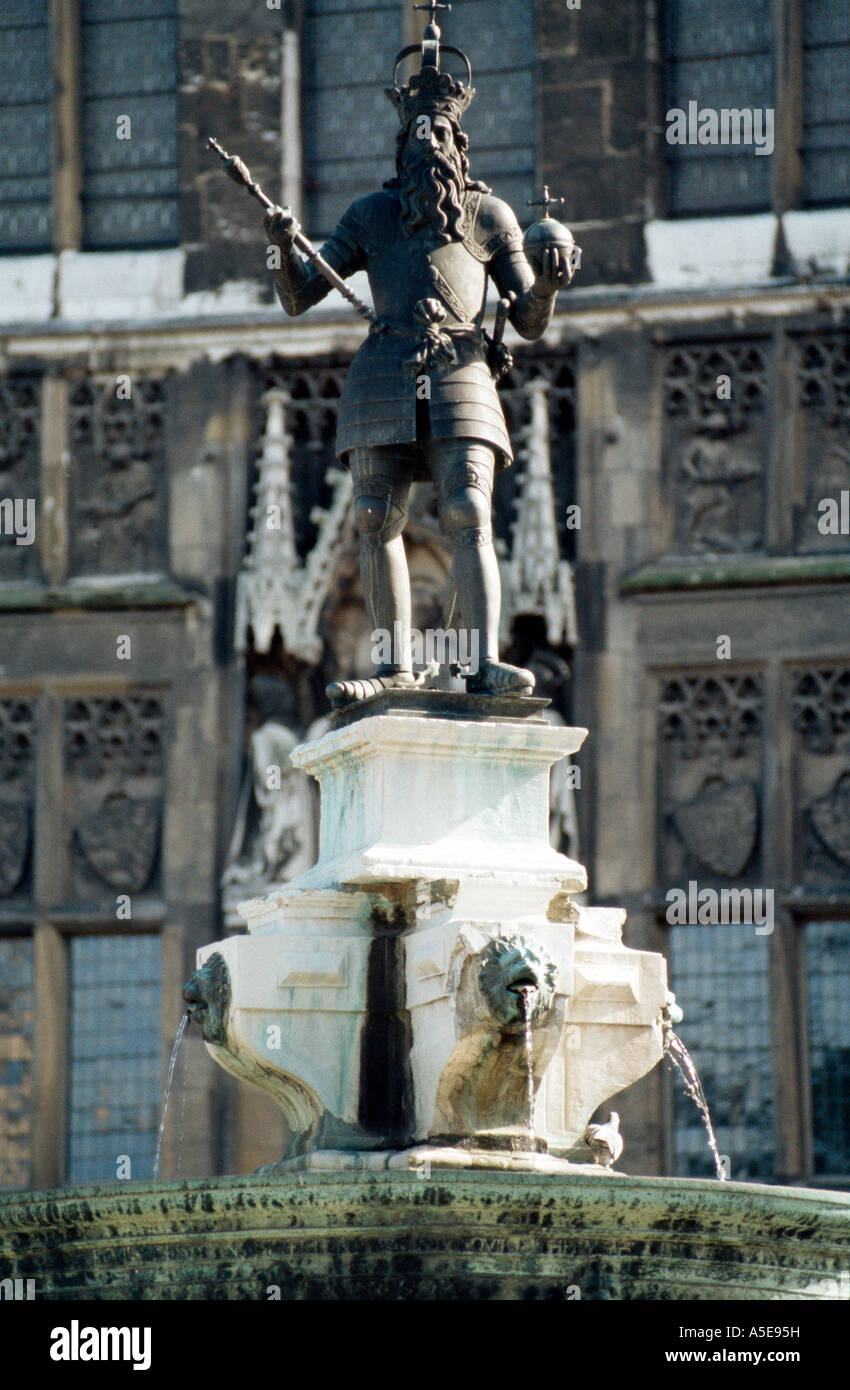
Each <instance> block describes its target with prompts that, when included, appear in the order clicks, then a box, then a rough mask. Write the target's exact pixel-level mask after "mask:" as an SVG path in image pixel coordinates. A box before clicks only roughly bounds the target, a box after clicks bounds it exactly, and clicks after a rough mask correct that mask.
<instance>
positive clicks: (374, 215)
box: [343, 188, 399, 256]
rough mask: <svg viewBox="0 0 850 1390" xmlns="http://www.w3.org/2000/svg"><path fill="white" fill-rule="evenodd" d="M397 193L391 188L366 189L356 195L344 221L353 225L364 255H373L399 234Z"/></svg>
mask: <svg viewBox="0 0 850 1390" xmlns="http://www.w3.org/2000/svg"><path fill="white" fill-rule="evenodd" d="M398 212H399V197H398V194H397V193H395V192H393V190H392V189H389V188H382V189H380V190H379V191H378V192H377V193H366V194H364V195H363V197H362V198H356V199H355V200H354V202H353V203H352V204H351V206H350V207H349V209H348V211H347V212H346V214H345V217H344V219H343V221H344V222H345V223H347V224H348V225H349V226H350V227H352V228H356V230H357V236H358V241H359V243H360V245H361V246H362V248H363V250H364V251H365V252H366V255H367V256H374V255H376V254H377V253H378V251H380V250H382V249H383V247H385V246H386V245H387V244H388V243H389V242H391V241H393V240H394V239H395V237H396V236H397V235H398Z"/></svg>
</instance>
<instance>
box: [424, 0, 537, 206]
mask: <svg viewBox="0 0 850 1390" xmlns="http://www.w3.org/2000/svg"><path fill="white" fill-rule="evenodd" d="M440 22H441V24H442V25H443V31H444V34H445V38H446V42H447V43H450V44H453V45H454V46H455V47H456V48H460V49H462V50H463V52H464V53H468V54H469V58H470V61H471V63H472V84H473V86H474V87H475V91H476V93H477V95H476V97H475V100H474V101H473V103H472V105H471V106H470V108H469V111H468V112H467V113H466V115H465V116H464V118H463V128H464V130H465V131H466V132H467V134H468V135H469V158H470V173H471V175H472V177H473V178H475V179H483V180H484V182H485V183H487V184H490V186H491V187H492V189H493V192H494V193H495V194H497V196H498V197H499V198H504V199H505V200H506V201H507V202H508V203H510V205H511V207H513V208H515V209H516V211H517V212H518V213H519V214H520V216H522V214H523V213H524V211H525V208H526V203H527V201H528V199H529V198H533V197H536V196H537V191H536V190H535V189H534V68H535V56H536V54H535V32H534V4H533V3H532V0H478V3H477V4H475V5H456V6H455V7H454V9H453V10H452V12H451V14H449V15H448V16H447V17H446V19H445V21H442V20H441V21H440ZM454 62H455V65H456V66H457V65H458V60H457V59H455V60H454ZM452 70H453V71H454V70H455V69H454V68H453V69H452ZM457 70H458V71H460V67H459V66H457Z"/></svg>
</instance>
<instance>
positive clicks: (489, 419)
mask: <svg viewBox="0 0 850 1390" xmlns="http://www.w3.org/2000/svg"><path fill="white" fill-rule="evenodd" d="M421 339H422V334H421V331H417V329H416V328H413V327H411V328H410V329H407V328H392V329H390V330H388V331H384V332H381V331H380V330H378V331H372V332H370V334H369V336H368V338H367V339H366V342H365V343H364V344H363V345H362V347H361V348H360V349H359V351H358V352H357V353H356V355H355V357H354V360H353V361H352V363H351V367H350V368H349V371H348V376H347V377H346V381H345V386H344V387H343V392H342V397H341V399H340V404H339V416H338V423H337V437H336V451H337V454H338V455H339V456H340V457H342V458H344V456H345V454H346V453H347V451H348V450H349V449H354V448H358V447H372V448H374V447H376V446H379V445H382V444H415V443H416V442H417V441H418V442H420V443H424V442H425V439H424V438H423V434H422V429H423V416H424V414H425V412H424V410H423V406H427V408H428V409H427V418H428V435H427V436H426V437H427V438H430V439H479V440H482V441H483V442H484V443H486V444H490V445H491V446H492V447H493V448H494V449H495V451H496V464H497V467H498V468H508V467H510V464H511V461H512V459H513V453H512V451H511V442H510V439H509V438H508V431H507V427H506V425H505V417H504V413H503V411H502V406H501V403H500V401H499V397H498V395H497V393H496V387H495V385H494V383H493V378H492V376H491V374H490V369H489V367H488V366H487V362H486V358H485V344H484V337H483V334H477V335H475V336H474V337H470V336H461V335H460V334H458V335H457V336H454V337H453V341H454V345H455V350H456V353H457V358H458V360H457V362H456V363H451V364H448V363H440V364H433V365H431V366H429V367H428V368H427V371H425V369H421V368H416V367H413V369H411V368H410V366H405V362H406V361H407V360H408V359H409V358H410V357H411V356H412V355H413V354H415V352H416V349H417V346H418V345H419V344H420V343H421ZM423 373H424V376H425V380H426V382H427V387H426V389H427V391H428V392H429V393H430V394H428V395H427V397H426V398H425V399H419V398H418V396H421V394H422V392H421V390H420V391H419V392H418V390H417V381H421V380H422V377H423ZM417 423H418V433H417ZM415 476H416V477H418V478H422V479H425V478H427V477H428V473H427V470H426V468H425V464H424V460H423V464H422V467H421V469H420V470H419V471H418V472H417V473H416V474H415Z"/></svg>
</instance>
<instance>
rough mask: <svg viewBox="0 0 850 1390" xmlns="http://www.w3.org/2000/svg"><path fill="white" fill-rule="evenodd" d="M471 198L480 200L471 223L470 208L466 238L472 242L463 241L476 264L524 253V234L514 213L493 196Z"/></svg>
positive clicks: (479, 194)
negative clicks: (516, 252)
mask: <svg viewBox="0 0 850 1390" xmlns="http://www.w3.org/2000/svg"><path fill="white" fill-rule="evenodd" d="M469 196H470V197H475V198H477V199H478V202H477V205H476V207H475V218H474V221H471V222H469V212H470V210H471V209H470V208H469V205H467V220H468V222H469V226H468V232H467V237H469V238H470V240H467V238H466V237H465V238H464V241H465V242H466V245H467V249H468V250H469V251H471V252H472V254H473V256H475V258H476V260H479V261H490V260H492V259H493V257H494V256H498V255H499V254H500V253H501V252H502V251H522V249H523V243H522V232H521V231H520V226H519V223H518V222H517V220H516V217H515V215H514V212H513V209H512V208H511V207H509V206H508V204H507V203H505V202H503V201H502V199H501V198H495V197H494V196H493V194H492V193H478V194H471V195H469Z"/></svg>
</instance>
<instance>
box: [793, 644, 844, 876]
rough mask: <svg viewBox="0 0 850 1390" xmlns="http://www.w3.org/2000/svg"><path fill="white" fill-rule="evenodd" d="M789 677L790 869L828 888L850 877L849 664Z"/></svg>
mask: <svg viewBox="0 0 850 1390" xmlns="http://www.w3.org/2000/svg"><path fill="white" fill-rule="evenodd" d="M792 679H793V686H792V695H791V719H792V724H793V728H794V733H795V749H794V783H795V798H794V800H795V835H794V844H795V853H796V856H797V862H796V864H795V870H796V873H797V875H798V876H802V878H803V879H804V880H805V881H806V882H809V883H817V884H823V885H824V886H827V887H828V886H829V885H831V884H833V883H846V882H847V881H848V880H850V667H840V666H839V667H810V668H807V669H804V670H798V671H795V672H794V674H793V677H792Z"/></svg>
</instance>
